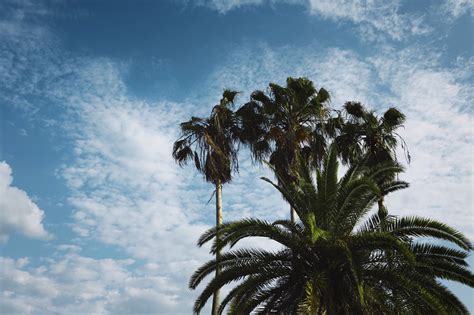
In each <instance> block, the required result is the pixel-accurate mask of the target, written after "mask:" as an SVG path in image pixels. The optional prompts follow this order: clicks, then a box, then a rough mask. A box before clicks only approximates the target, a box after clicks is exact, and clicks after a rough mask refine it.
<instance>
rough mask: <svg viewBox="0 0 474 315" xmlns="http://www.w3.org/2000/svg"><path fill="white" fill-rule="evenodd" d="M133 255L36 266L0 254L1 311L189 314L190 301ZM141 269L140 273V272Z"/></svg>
mask: <svg viewBox="0 0 474 315" xmlns="http://www.w3.org/2000/svg"><path fill="white" fill-rule="evenodd" d="M133 263H134V261H133V260H130V259H125V260H113V259H92V258H89V257H84V256H79V255H76V254H67V255H65V256H63V257H61V258H59V259H57V260H55V259H48V261H47V262H45V263H44V264H42V265H41V266H39V267H33V266H30V265H29V263H28V261H26V260H25V259H12V258H9V257H0V267H1V269H0V270H1V271H0V309H1V310H2V314H18V313H21V314H37V313H38V312H41V313H42V314H65V313H66V314H156V313H157V312H159V313H160V314H188V313H189V307H188V305H189V304H190V303H191V300H190V298H189V297H187V296H182V294H181V293H180V289H179V287H178V286H177V285H176V284H175V283H174V282H173V281H172V280H171V279H170V278H168V277H167V276H162V275H153V274H149V273H147V272H146V270H144V269H143V268H141V267H135V268H134V269H133V271H129V270H128V268H129V267H130V266H131V265H132V264H133ZM143 271H145V272H143Z"/></svg>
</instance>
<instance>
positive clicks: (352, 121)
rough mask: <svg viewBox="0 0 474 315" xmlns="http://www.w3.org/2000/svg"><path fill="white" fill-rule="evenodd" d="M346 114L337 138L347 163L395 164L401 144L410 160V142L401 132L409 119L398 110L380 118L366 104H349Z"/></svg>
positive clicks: (393, 109)
mask: <svg viewBox="0 0 474 315" xmlns="http://www.w3.org/2000/svg"><path fill="white" fill-rule="evenodd" d="M344 112H345V114H346V115H345V116H346V117H345V118H346V119H344V120H343V122H342V124H341V127H340V134H339V136H338V137H337V138H336V142H337V144H338V149H339V153H340V156H341V158H342V161H343V162H345V163H356V162H357V161H358V160H360V159H367V163H369V164H377V163H379V162H384V161H388V160H393V161H395V160H396V159H397V158H396V152H395V150H396V149H397V146H398V144H399V142H400V144H401V146H402V149H403V150H404V151H405V154H406V157H407V160H408V162H409V161H410V154H409V152H408V150H407V147H406V143H405V141H404V140H403V138H402V137H401V136H400V135H399V134H398V133H397V130H398V129H399V128H401V127H403V123H404V122H405V118H406V117H405V115H404V114H403V113H402V112H400V111H399V110H398V109H396V108H395V107H391V108H389V109H388V110H387V111H386V112H385V113H384V114H383V116H382V117H377V115H376V114H375V112H373V111H369V110H367V109H366V108H365V107H364V106H363V105H362V104H360V103H358V102H347V103H346V104H345V105H344Z"/></svg>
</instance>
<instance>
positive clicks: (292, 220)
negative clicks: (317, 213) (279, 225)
mask: <svg viewBox="0 0 474 315" xmlns="http://www.w3.org/2000/svg"><path fill="white" fill-rule="evenodd" d="M290 218H291V222H293V223H296V211H295V209H293V207H290Z"/></svg>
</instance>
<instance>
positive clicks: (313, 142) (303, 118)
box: [236, 78, 331, 221]
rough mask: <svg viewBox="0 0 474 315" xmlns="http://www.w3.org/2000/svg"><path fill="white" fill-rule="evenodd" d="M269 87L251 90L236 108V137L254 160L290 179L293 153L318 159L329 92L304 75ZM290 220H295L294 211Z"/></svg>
mask: <svg viewBox="0 0 474 315" xmlns="http://www.w3.org/2000/svg"><path fill="white" fill-rule="evenodd" d="M269 88H270V93H269V95H266V94H265V93H264V92H263V91H258V90H257V91H254V92H253V93H252V95H251V100H250V102H248V103H247V104H245V105H243V106H242V107H241V108H240V109H239V110H237V112H236V114H237V116H238V117H239V118H240V120H241V133H240V140H241V141H242V143H245V144H248V145H249V146H250V149H251V152H252V156H253V159H254V160H255V161H257V162H263V161H265V160H267V159H269V163H270V165H272V166H273V168H274V170H275V172H276V173H279V175H280V176H284V177H290V178H291V177H293V168H294V161H295V156H296V154H302V155H303V156H304V158H305V159H306V160H311V159H314V160H315V161H317V162H320V161H321V157H322V156H323V154H324V152H325V149H326V138H325V136H324V122H325V119H327V118H328V113H329V110H328V108H327V106H326V105H327V103H328V101H329V93H328V92H327V91H326V90H325V89H323V88H321V89H319V90H317V89H316V88H315V87H314V85H313V82H311V81H310V80H308V79H305V78H297V79H295V78H288V79H287V81H286V87H282V86H279V85H277V84H273V83H270V84H269ZM330 131H331V130H328V131H327V132H330ZM291 220H292V221H295V213H294V211H291Z"/></svg>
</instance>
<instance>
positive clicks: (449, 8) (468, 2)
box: [442, 0, 474, 18]
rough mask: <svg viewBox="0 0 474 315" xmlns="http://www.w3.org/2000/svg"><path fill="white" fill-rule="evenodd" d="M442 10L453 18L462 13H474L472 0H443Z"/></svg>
mask: <svg viewBox="0 0 474 315" xmlns="http://www.w3.org/2000/svg"><path fill="white" fill-rule="evenodd" d="M442 10H443V11H444V12H445V13H447V14H449V15H450V16H451V17H453V18H457V17H460V16H462V15H464V14H470V15H471V16H472V15H473V14H474V1H473V0H445V2H444V4H443V7H442Z"/></svg>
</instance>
